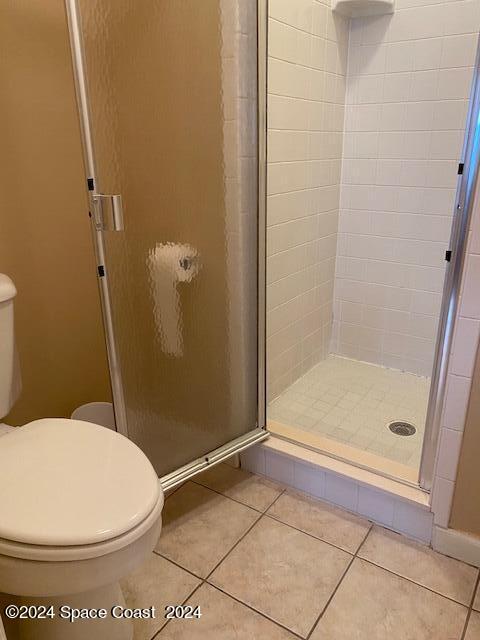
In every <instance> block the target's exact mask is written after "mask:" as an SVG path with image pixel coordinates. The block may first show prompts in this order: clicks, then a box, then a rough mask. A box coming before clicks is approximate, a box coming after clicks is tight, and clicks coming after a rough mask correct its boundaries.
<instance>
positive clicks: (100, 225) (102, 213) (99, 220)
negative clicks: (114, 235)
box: [92, 193, 125, 231]
mask: <svg viewBox="0 0 480 640" xmlns="http://www.w3.org/2000/svg"><path fill="white" fill-rule="evenodd" d="M92 202H93V219H94V222H95V226H96V228H97V229H98V230H100V231H123V230H124V229H125V227H124V224H123V204H122V196H121V195H120V194H117V195H106V194H103V193H97V194H95V195H93V196H92Z"/></svg>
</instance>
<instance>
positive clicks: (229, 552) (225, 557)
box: [205, 489, 286, 580]
mask: <svg viewBox="0 0 480 640" xmlns="http://www.w3.org/2000/svg"><path fill="white" fill-rule="evenodd" d="M285 491H286V489H283V491H282V492H281V493H280V494H279V495H278V496H277V497H276V498H275V500H274V501H273V502H272V504H271V505H270V507H272V506H273V505H274V504H275V502H276V501H277V500H278V499H279V498H280V496H283V494H284V493H285ZM270 507H267V509H265V510H264V511H261V512H259V516H258V518H257V519H256V520H255V522H253V523H252V524H251V525H250V527H248V529H247V530H246V531H245V533H244V534H243V535H242V536H241V537H240V538H239V539H238V540H237V541H236V542H235V544H234V545H233V547H232V548H231V549H230V550H229V551H228V552H227V553H226V554H225V555H224V556H223V558H222V559H221V560H220V561H219V562H217V564H216V565H215V566H214V567H213V569H212V570H211V571H210V573H209V574H208V575H207V577H206V578H205V580H208V579H209V578H210V577H211V575H212V574H213V573H214V572H215V571H216V570H217V569H218V567H219V566H220V565H221V564H222V562H223V561H224V560H226V559H227V558H228V556H229V555H230V554H231V553H232V551H233V550H234V549H235V548H236V547H237V546H238V545H239V544H240V542H241V541H242V540H243V539H244V538H245V536H247V535H248V534H249V533H250V531H251V530H252V529H253V527H254V526H255V525H256V524H257V523H258V522H260V520H261V519H262V518H263V516H264V515H265V514H266V512H267V510H268V509H270Z"/></svg>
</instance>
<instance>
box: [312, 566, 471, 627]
mask: <svg viewBox="0 0 480 640" xmlns="http://www.w3.org/2000/svg"><path fill="white" fill-rule="evenodd" d="M466 615H467V609H466V608H465V607H463V606H462V605H460V604H457V603H456V602H452V601H451V600H448V599H446V598H444V597H442V596H440V595H438V594H436V593H432V592H431V591H428V590H427V589H424V588H423V587H420V586H418V585H416V584H413V583H412V582H409V581H408V580H405V579H403V578H400V577H399V576H396V575H393V574H392V573H389V572H388V571H385V570H384V569H381V568H380V567H376V566H374V565H371V564H369V563H368V562H365V561H364V560H359V559H355V560H354V561H353V564H352V566H351V567H350V569H349V570H348V572H347V575H346V576H345V578H344V579H343V581H342V583H341V585H340V586H339V588H338V590H337V592H336V594H335V596H334V597H333V599H332V601H331V603H330V605H329V606H328V608H327V610H326V611H325V613H324V615H323V616H322V618H321V620H320V622H319V623H318V625H317V627H316V628H315V630H314V632H313V634H312V636H311V640H327V639H328V640H385V639H386V638H388V640H460V637H461V634H462V631H463V626H464V624H465V619H466Z"/></svg>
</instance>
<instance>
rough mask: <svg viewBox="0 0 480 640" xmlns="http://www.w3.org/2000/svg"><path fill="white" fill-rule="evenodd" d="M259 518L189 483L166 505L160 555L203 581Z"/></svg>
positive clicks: (256, 513)
mask: <svg viewBox="0 0 480 640" xmlns="http://www.w3.org/2000/svg"><path fill="white" fill-rule="evenodd" d="M258 516H259V514H258V511H254V510H253V509H250V508H249V507H246V506H244V505H242V504H239V503H238V502H234V501H233V500H230V498H226V497H224V496H221V495H219V494H218V493H215V492H214V491H211V490H210V489H207V488H206V487H202V486H201V485H199V484H194V483H193V482H187V483H186V484H185V485H183V487H181V488H180V489H179V490H178V491H176V492H175V493H174V494H173V495H172V496H171V497H170V498H169V499H168V500H166V502H165V507H164V509H163V529H162V533H161V535H160V539H159V541H158V544H157V551H159V552H160V553H161V554H162V555H164V556H165V557H167V558H170V559H171V560H173V561H174V562H178V564H180V565H181V566H182V567H185V569H188V570H189V571H192V572H193V573H195V574H196V575H198V576H200V577H202V578H204V577H206V576H207V575H208V574H209V573H210V571H212V569H213V568H214V567H215V565H216V564H217V563H218V562H219V561H220V560H221V559H222V558H223V556H224V555H225V554H226V553H227V552H228V551H229V550H230V549H231V548H232V546H233V545H234V544H235V543H236V542H237V541H238V540H239V538H240V537H241V536H242V535H243V534H244V533H245V532H246V531H247V530H248V528H249V527H250V526H251V525H252V524H253V523H254V522H255V520H256V519H257V518H258Z"/></svg>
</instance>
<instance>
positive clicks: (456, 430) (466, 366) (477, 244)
mask: <svg viewBox="0 0 480 640" xmlns="http://www.w3.org/2000/svg"><path fill="white" fill-rule="evenodd" d="M479 261H480V190H479V188H478V184H477V191H476V195H475V203H474V207H473V212H472V219H471V222H470V231H469V237H468V242H467V250H466V256H465V266H464V270H463V277H462V287H461V293H460V304H459V307H458V311H457V316H456V319H455V329H454V336H453V344H452V349H451V353H450V359H449V363H448V373H447V388H446V393H445V400H444V404H443V412H442V422H441V429H440V443H439V448H438V453H437V460H436V465H435V474H434V475H435V477H434V483H433V490H432V509H433V511H434V513H435V524H436V525H438V526H440V527H448V522H449V519H450V511H451V506H452V500H453V493H454V490H455V480H456V477H457V467H458V461H459V458H460V450H461V444H462V437H463V429H464V425H465V417H466V414H467V408H468V401H469V396H470V388H471V383H472V376H473V367H474V361H475V354H476V353H477V350H478V345H479V339H480V306H479V304H478V300H479V295H478V291H479V276H480V274H479V271H478V265H479Z"/></svg>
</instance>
